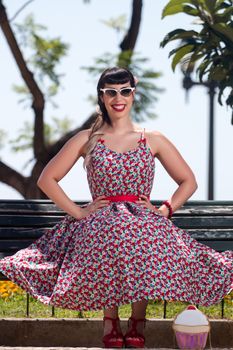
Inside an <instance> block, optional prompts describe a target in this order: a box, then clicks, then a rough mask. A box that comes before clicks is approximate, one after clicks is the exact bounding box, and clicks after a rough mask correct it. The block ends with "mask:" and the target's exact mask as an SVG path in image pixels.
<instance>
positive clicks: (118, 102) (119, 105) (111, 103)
mask: <svg viewBox="0 0 233 350" xmlns="http://www.w3.org/2000/svg"><path fill="white" fill-rule="evenodd" d="M111 89H112V90H111ZM114 90H117V91H114ZM134 94H135V89H134V88H132V87H131V86H130V82H128V83H125V84H105V86H104V89H103V90H102V96H101V100H102V102H103V103H104V105H105V108H106V110H107V112H108V115H109V117H110V118H111V119H112V118H113V119H115V118H122V117H124V116H129V114H130V110H131V107H132V104H133V100H134Z"/></svg>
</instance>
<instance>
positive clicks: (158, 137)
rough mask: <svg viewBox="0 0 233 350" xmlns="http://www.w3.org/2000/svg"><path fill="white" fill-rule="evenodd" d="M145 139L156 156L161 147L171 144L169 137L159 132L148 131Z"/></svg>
mask: <svg viewBox="0 0 233 350" xmlns="http://www.w3.org/2000/svg"><path fill="white" fill-rule="evenodd" d="M145 137H146V139H147V140H148V144H149V145H150V147H151V150H152V152H153V154H154V155H156V154H158V153H159V151H160V149H161V147H162V146H163V145H164V144H166V143H169V140H168V139H167V137H166V136H165V135H164V134H163V133H162V132H160V131H158V130H148V131H146V132H145Z"/></svg>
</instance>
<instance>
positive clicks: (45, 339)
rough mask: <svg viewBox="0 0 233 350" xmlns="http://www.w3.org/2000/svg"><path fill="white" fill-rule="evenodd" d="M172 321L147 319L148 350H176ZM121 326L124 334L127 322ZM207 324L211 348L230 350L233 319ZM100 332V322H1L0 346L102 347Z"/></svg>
mask: <svg viewBox="0 0 233 350" xmlns="http://www.w3.org/2000/svg"><path fill="white" fill-rule="evenodd" d="M172 321H173V320H172V319H166V320H160V319H148V320H147V323H146V329H145V337H146V347H147V348H157V349H158V348H170V349H171V348H173V349H174V348H177V345H176V341H175V336H174V333H173V330H172ZM121 325H122V331H123V333H125V331H126V329H127V319H121ZM210 325H211V345H212V347H213V348H227V349H230V348H233V320H211V321H210ZM102 333H103V320H102V319H56V318H55V319H42V318H40V319H30V318H22V319H21V318H5V319H0V346H11V347H12V346H15V347H20V346H21V347H22V346H31V347H33V346H34V347H85V348H87V347H88V348H89V347H103V344H102ZM207 347H210V344H209V342H208V343H207Z"/></svg>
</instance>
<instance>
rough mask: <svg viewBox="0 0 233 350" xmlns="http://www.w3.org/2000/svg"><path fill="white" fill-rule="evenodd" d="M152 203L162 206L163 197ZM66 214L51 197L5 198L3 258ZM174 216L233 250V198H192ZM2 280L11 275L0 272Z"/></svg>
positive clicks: (1, 206) (207, 240)
mask: <svg viewBox="0 0 233 350" xmlns="http://www.w3.org/2000/svg"><path fill="white" fill-rule="evenodd" d="M85 203H87V201H86V202H85V201H80V202H77V204H79V205H81V204H85ZM152 203H153V204H154V205H156V206H159V205H160V204H161V201H152ZM64 215H65V213H64V212H63V211H62V210H60V209H58V208H57V207H56V206H55V205H54V204H53V203H52V202H51V201H50V200H1V201H0V259H1V258H3V257H5V256H8V255H12V254H14V253H15V252H17V251H18V250H19V249H22V248H25V247H27V246H29V245H30V244H31V243H32V242H33V241H35V240H36V239H37V238H39V237H40V236H41V235H43V233H44V232H45V231H46V230H47V229H48V228H50V227H52V226H54V225H55V224H56V223H57V222H59V221H60V220H62V218H63V217H64ZM172 220H173V222H174V224H175V225H176V226H178V227H180V228H183V229H185V230H186V231H187V232H188V233H189V234H190V235H191V236H192V237H194V238H195V239H197V240H198V241H199V242H201V243H203V244H206V245H208V246H210V247H212V248H214V249H215V250H217V251H220V252H221V251H224V250H233V201H188V202H187V203H186V204H185V205H184V206H183V207H182V208H180V209H179V210H178V211H177V212H175V213H174V216H173V218H172ZM0 280H7V278H6V277H5V276H4V275H3V274H1V273H0Z"/></svg>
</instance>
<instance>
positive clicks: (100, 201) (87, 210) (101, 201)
mask: <svg viewBox="0 0 233 350" xmlns="http://www.w3.org/2000/svg"><path fill="white" fill-rule="evenodd" d="M105 198H106V196H104V195H103V196H99V197H97V198H95V199H94V200H93V201H92V202H90V203H88V205H87V206H86V207H84V208H82V207H80V215H79V219H83V218H85V217H87V216H88V215H90V214H91V213H93V212H95V211H97V210H98V209H100V208H103V207H106V206H107V205H108V204H109V203H110V200H108V199H105Z"/></svg>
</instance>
